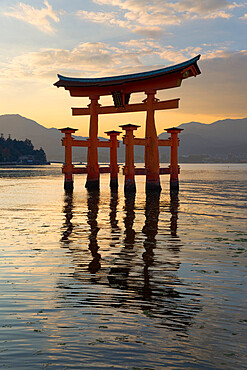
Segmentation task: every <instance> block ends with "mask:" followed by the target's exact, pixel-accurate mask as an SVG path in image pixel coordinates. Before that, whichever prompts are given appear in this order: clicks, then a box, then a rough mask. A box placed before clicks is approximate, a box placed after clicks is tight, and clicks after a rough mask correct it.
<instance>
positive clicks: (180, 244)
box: [0, 165, 247, 369]
mask: <svg viewBox="0 0 247 370" xmlns="http://www.w3.org/2000/svg"><path fill="white" fill-rule="evenodd" d="M181 167H182V172H181V186H180V188H181V191H180V194H179V196H177V197H176V196H174V197H172V198H170V195H169V191H168V178H167V177H166V176H164V177H162V187H163V190H162V193H161V194H160V195H157V194H149V195H147V196H146V194H145V192H144V181H145V178H144V177H143V176H140V177H137V193H136V195H135V196H133V195H129V196H128V197H124V195H123V177H122V176H120V187H119V191H118V192H117V193H116V192H115V193H114V192H112V193H111V191H110V189H109V187H108V181H109V179H108V175H102V176H101V190H100V193H97V192H87V191H86V190H85V189H84V183H85V176H84V175H79V176H77V177H76V178H75V191H74V194H73V195H65V194H64V193H63V178H62V176H61V170H60V168H59V167H57V166H48V167H39V168H22V169H20V168H18V169H17V168H15V169H13V168H12V169H11V168H9V169H0V187H1V194H0V197H1V206H2V218H1V234H2V235H1V246H0V248H1V262H2V266H1V275H0V278H1V280H0V284H1V296H0V297H1V306H0V307H1V316H2V324H1V338H0V343H1V346H0V362H1V366H2V367H3V368H13V369H17V368H18V369H27V368H30V369H31V368H32V369H34V368H51V369H52V368H54V369H55V368H57V369H63V368H73V369H78V368H82V369H109V368H116V369H138V368H140V369H164V368H167V369H175V368H176V369H182V368H198V369H199V368H200V369H236V368H237V369H241V368H244V366H245V360H244V353H245V351H244V347H245V341H244V336H245V326H246V316H245V302H244V300H245V285H244V274H245V271H246V270H245V268H246V246H247V232H246V187H247V186H246V178H247V166H246V165H182V166H181Z"/></svg>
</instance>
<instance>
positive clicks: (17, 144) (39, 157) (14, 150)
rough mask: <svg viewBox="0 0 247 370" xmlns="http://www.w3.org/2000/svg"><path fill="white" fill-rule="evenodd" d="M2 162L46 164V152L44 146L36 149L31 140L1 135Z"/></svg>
mask: <svg viewBox="0 0 247 370" xmlns="http://www.w3.org/2000/svg"><path fill="white" fill-rule="evenodd" d="M0 162H4V163H6V162H16V163H20V164H22V163H23V164H28V163H29V164H45V163H47V160H46V154H45V152H44V150H43V149H42V148H40V149H38V150H37V149H34V146H33V144H32V142H31V140H29V139H26V140H24V141H23V140H16V139H13V140H12V139H11V137H10V136H9V137H8V138H7V139H5V138H4V136H3V135H1V137H0Z"/></svg>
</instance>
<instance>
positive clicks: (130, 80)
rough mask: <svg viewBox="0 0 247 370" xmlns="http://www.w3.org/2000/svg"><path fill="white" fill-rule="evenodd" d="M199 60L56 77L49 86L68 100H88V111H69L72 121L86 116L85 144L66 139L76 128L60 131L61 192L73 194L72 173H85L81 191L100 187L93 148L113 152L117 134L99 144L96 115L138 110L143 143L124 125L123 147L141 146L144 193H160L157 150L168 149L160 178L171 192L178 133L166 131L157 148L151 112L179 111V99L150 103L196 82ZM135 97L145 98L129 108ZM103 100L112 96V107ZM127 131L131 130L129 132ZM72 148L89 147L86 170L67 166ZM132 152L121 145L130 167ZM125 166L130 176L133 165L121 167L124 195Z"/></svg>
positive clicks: (127, 184)
mask: <svg viewBox="0 0 247 370" xmlns="http://www.w3.org/2000/svg"><path fill="white" fill-rule="evenodd" d="M199 59H200V55H198V56H196V57H195V58H193V59H190V60H188V61H186V62H184V63H180V64H177V65H174V66H171V67H167V68H161V69H158V70H154V71H149V72H143V73H136V74H129V75H122V76H113V77H103V78H70V77H64V76H61V75H58V77H59V81H57V82H56V83H55V84H54V85H55V86H57V87H64V88H65V90H69V92H70V95H71V96H75V97H89V99H90V104H89V105H88V107H87V108H72V115H73V116H78V115H82V116H83V115H89V116H90V126H89V139H88V140H85V141H82V140H74V139H73V138H72V137H71V134H72V133H74V132H75V131H76V130H75V129H70V128H65V129H61V131H62V132H64V133H65V138H64V139H63V145H65V153H66V152H67V154H65V157H66V158H65V166H64V169H63V172H64V173H65V189H67V190H70V189H73V177H72V175H73V173H79V170H80V173H82V172H83V173H85V172H86V173H87V182H86V187H87V188H88V189H93V188H99V174H100V172H105V171H104V169H103V168H102V170H100V168H99V165H98V147H102V146H105V147H111V148H115V149H116V148H117V146H116V143H117V139H116V137H117V133H116V134H115V133H114V135H113V132H112V137H111V135H110V132H109V133H108V134H109V136H110V142H100V141H99V139H98V115H99V114H111V113H124V112H141V111H146V112H147V113H146V128H145V139H135V140H134V136H133V130H134V129H135V125H124V126H123V129H125V130H126V135H125V144H127V143H130V142H132V143H133V145H145V174H146V190H158V191H160V190H161V187H160V173H162V171H160V170H161V169H160V168H159V151H158V146H159V145H167V146H171V165H170V168H169V172H165V171H164V173H170V175H171V181H170V184H171V188H174V189H178V176H177V174H178V164H177V146H178V139H177V134H178V133H179V132H180V130H178V129H170V130H168V132H170V133H171V138H170V139H169V140H162V141H163V142H164V143H163V144H162V141H161V140H159V139H158V137H157V131H156V127H155V110H163V109H173V108H178V105H179V99H172V100H166V101H159V100H158V99H156V98H155V94H156V92H157V90H163V89H169V88H173V87H179V86H180V85H181V83H182V80H184V79H186V78H188V77H191V76H194V77H196V76H197V75H198V74H200V73H201V72H200V69H199V67H198V65H197V61H198V60H199ZM139 92H144V93H145V94H146V96H147V97H146V99H145V100H144V101H143V102H142V103H138V104H129V100H130V96H131V94H132V93H139ZM105 95H112V97H113V102H114V105H113V106H103V107H102V106H101V105H100V104H99V103H98V100H99V98H100V96H105ZM127 126H129V127H127ZM130 126H132V128H131V127H130ZM133 127H134V128H133ZM174 130H175V131H174ZM131 133H132V134H131ZM113 137H115V139H113ZM114 140H115V141H114ZM138 140H139V142H138ZM113 141H114V144H113ZM72 146H86V147H88V156H87V169H86V171H85V170H81V169H78V170H77V169H75V168H74V166H73V165H72V157H71V155H72ZM66 148H67V150H66ZM115 149H112V150H115ZM132 150H133V148H132V147H131V145H126V151H127V153H126V160H128V158H130V162H131V163H132V162H133V161H132V156H131V154H130V153H131V151H132ZM110 167H111V169H113V167H114V168H115V169H114V171H115V173H116V164H115V165H113V164H112V163H111V165H110ZM130 167H131V171H132V172H133V169H132V167H133V166H132V165H130V164H125V180H126V181H125V191H128V190H130V191H133V190H135V185H134V182H133V179H132V175H131V176H129V171H130ZM112 171H113V170H111V171H110V172H111V173H112ZM114 171H113V172H114ZM117 171H118V170H117ZM107 172H108V171H107ZM134 172H135V171H134ZM114 184H115V185H114ZM111 185H112V187H114V186H117V177H116V176H115V180H114V177H113V176H112V177H111Z"/></svg>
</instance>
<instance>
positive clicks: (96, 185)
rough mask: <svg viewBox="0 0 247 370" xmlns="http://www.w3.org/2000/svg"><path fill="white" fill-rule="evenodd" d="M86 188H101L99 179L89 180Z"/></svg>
mask: <svg viewBox="0 0 247 370" xmlns="http://www.w3.org/2000/svg"><path fill="white" fill-rule="evenodd" d="M85 188H87V189H88V190H99V180H87V182H86V185H85Z"/></svg>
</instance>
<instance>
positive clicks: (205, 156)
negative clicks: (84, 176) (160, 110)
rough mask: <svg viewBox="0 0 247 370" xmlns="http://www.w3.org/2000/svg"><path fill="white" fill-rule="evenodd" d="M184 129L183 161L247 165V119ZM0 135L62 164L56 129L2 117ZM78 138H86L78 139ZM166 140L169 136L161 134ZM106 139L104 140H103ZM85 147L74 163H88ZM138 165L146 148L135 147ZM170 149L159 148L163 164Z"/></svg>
mask: <svg viewBox="0 0 247 370" xmlns="http://www.w3.org/2000/svg"><path fill="white" fill-rule="evenodd" d="M179 128H182V129H184V131H182V133H181V134H180V139H181V141H180V148H179V153H180V161H182V162H191V161H192V162H195V161H198V162H201V161H209V162H210V161H213V162H214V161H230V162H231V161H233V162H239V161H246V162H247V118H243V119H225V120H222V121H217V122H213V123H211V124H204V123H200V122H190V123H184V124H182V125H180V126H179ZM0 133H3V135H4V137H6V138H7V137H8V135H9V134H10V135H11V137H12V138H13V139H18V140H25V139H26V138H27V139H30V140H31V141H32V143H33V145H34V148H36V149H39V148H40V147H42V148H43V149H44V151H45V153H46V155H47V160H48V161H63V160H64V148H63V147H62V146H61V139H62V137H63V135H62V134H61V133H60V131H59V130H57V129H56V128H46V127H44V126H41V125H40V124H38V123H37V122H35V121H33V120H30V119H27V118H25V117H22V116H20V115H18V114H8V115H2V116H0ZM75 137H76V138H78V139H85V137H80V136H75ZM159 137H160V138H167V137H168V135H167V134H166V133H162V134H161V135H159ZM100 139H102V140H105V139H103V138H100ZM86 153H87V149H86V148H74V149H73V158H74V160H75V161H82V162H85V161H86ZM135 159H136V162H138V161H139V162H143V161H144V148H142V147H139V146H138V147H135ZM168 159H169V150H168V148H166V147H162V148H160V161H165V162H166V161H168ZM99 160H100V161H102V162H103V161H108V160H109V150H106V149H104V148H100V149H99ZM118 160H119V162H123V161H124V148H123V145H122V144H121V145H120V148H119V151H118Z"/></svg>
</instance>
